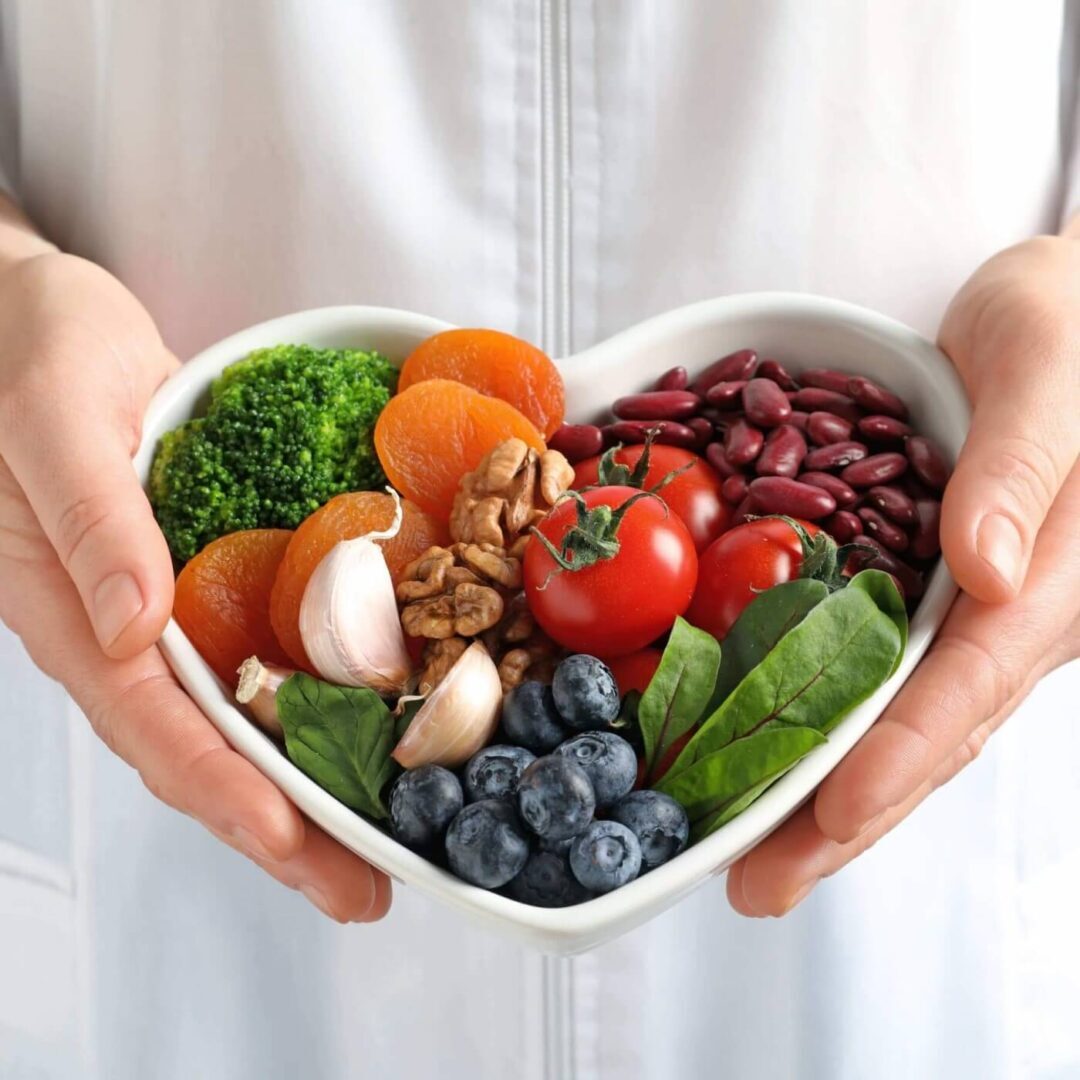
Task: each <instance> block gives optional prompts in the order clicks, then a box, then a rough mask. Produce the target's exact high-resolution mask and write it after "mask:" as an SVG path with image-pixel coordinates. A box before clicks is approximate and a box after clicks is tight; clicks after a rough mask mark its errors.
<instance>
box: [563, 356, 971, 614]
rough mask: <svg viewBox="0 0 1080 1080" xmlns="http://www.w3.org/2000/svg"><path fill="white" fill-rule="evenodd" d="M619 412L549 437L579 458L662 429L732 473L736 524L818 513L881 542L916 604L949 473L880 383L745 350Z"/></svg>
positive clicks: (847, 534) (877, 546) (840, 532)
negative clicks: (796, 367) (793, 366)
mask: <svg viewBox="0 0 1080 1080" xmlns="http://www.w3.org/2000/svg"><path fill="white" fill-rule="evenodd" d="M611 411H612V412H613V413H614V415H615V421H614V422H613V423H610V424H607V425H604V426H597V425H592V424H568V425H564V426H563V428H562V429H561V430H560V431H558V432H556V434H555V435H554V436H553V438H552V439H551V446H552V447H553V448H554V449H557V450H561V451H562V452H563V453H564V454H565V455H566V456H567V457H568V458H569V459H570V461H571V462H572V463H573V462H577V461H580V460H582V459H584V458H586V457H591V456H593V455H594V454H597V453H599V452H600V451H601V450H602V449H603V448H604V447H606V446H613V445H615V444H616V443H624V444H632V443H642V442H644V441H645V436H646V432H648V431H649V430H650V429H652V430H656V432H657V434H656V436H655V439H656V441H657V442H658V443H669V444H672V445H674V446H682V447H685V448H687V449H690V450H696V451H698V452H699V453H703V454H704V455H705V457H706V458H707V459H708V461H709V462H710V463H711V464H712V466H713V467H714V468H715V469H716V470H717V472H718V473H719V474H720V475H721V476H722V477H724V484H723V493H724V497H725V499H727V500H728V501H729V502H730V503H731V504H732V505H733V506H734V507H735V514H734V517H733V519H732V524H733V525H737V524H738V523H739V522H741V521H742V520H744V519H745V518H746V517H747V516H748V515H756V514H788V515H790V516H792V517H798V518H803V519H805V520H807V521H813V522H816V523H818V524H820V525H821V526H822V527H823V528H824V529H826V530H827V531H828V532H829V533H830V534H831V535H832V536H833V537H835V539H836V540H837V541H838V542H840V543H850V542H852V541H855V540H858V542H859V543H861V544H864V545H866V546H867V547H869V548H873V549H874V550H875V552H876V554H875V555H873V556H869V557H867V556H862V564H863V565H870V566H876V567H878V568H880V569H883V570H888V571H889V572H891V573H893V574H894V575H895V576H896V577H897V579H898V580H899V581H900V583H901V585H902V586H903V588H904V591H905V593H906V595H907V598H908V600H909V601H913V600H915V599H916V598H917V597H918V596H920V595H921V593H922V587H923V586H922V575H923V572H924V571H925V570H926V569H927V568H928V567H929V566H930V564H931V563H932V562H933V560H934V559H935V558H936V557H937V554H938V551H939V543H938V526H939V523H940V520H941V492H942V491H943V490H944V488H945V483H946V481H947V480H948V478H949V471H950V470H949V467H948V465H947V464H946V462H945V459H944V458H943V457H942V455H941V452H940V450H938V448H937V447H936V446H935V445H934V444H933V443H932V442H931V441H930V440H929V439H927V438H925V437H923V436H922V435H917V434H915V432H914V431H913V430H912V428H911V427H910V426H909V425H908V422H907V421H908V410H907V406H906V405H905V404H904V402H903V401H901V400H900V398H898V397H897V396H896V395H895V394H893V393H891V392H890V391H889V390H886V389H885V388H884V387H883V386H880V385H878V384H877V383H875V382H873V381H872V380H871V379H867V378H864V377H862V376H851V375H847V374H845V373H843V372H840V371H833V370H830V369H828V368H810V369H808V370H807V371H803V372H800V374H799V377H798V378H797V379H796V378H795V377H793V376H792V375H790V374H789V373H788V372H787V371H786V370H785V369H784V367H783V366H782V365H781V364H780V363H778V362H777V361H776V360H760V361H759V359H758V355H757V353H756V352H754V350H753V349H740V350H739V351H738V352H734V353H732V354H731V355H730V356H725V357H723V358H722V359H720V360H717V361H716V362H715V363H713V364H710V365H709V366H708V367H707V368H705V370H704V371H702V372H701V374H700V375H698V376H697V377H696V378H695V379H693V380H692V381H691V379H690V377H689V375H688V373H687V370H686V368H683V367H675V368H672V369H671V370H670V371H667V372H665V373H664V374H663V375H662V376H661V377H660V378H659V380H657V383H656V386H655V388H654V389H652V390H647V391H643V392H642V393H639V394H629V395H627V396H626V397H621V398H619V399H618V400H617V401H616V402H615V403H614V405H612V407H611Z"/></svg>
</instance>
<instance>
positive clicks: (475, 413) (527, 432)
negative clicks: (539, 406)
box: [375, 379, 544, 521]
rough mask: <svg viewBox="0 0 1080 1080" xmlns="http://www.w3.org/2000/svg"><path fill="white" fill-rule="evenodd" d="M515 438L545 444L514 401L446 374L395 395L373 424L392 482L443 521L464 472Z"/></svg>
mask: <svg viewBox="0 0 1080 1080" xmlns="http://www.w3.org/2000/svg"><path fill="white" fill-rule="evenodd" d="M514 437H517V438H519V439H523V440H524V441H525V442H526V443H528V444H529V446H532V447H535V448H536V449H537V450H540V451H542V450H543V449H544V439H543V437H542V436H541V434H540V432H539V431H537V430H536V428H535V427H533V425H532V424H531V423H530V422H529V420H528V419H527V418H526V417H524V416H522V415H521V413H519V412H518V411H517V409H515V408H514V406H513V405H510V404H508V403H507V402H505V401H502V400H500V399H499V398H493V397H488V396H487V395H485V394H481V393H480V392H479V391H477V390H473V389H471V388H470V387H468V386H465V385H464V383H459V382H451V381H450V380H448V379H428V380H426V381H425V382H419V383H415V384H414V385H412V386H410V387H409V388H408V389H407V390H403V391H402V392H401V393H399V394H396V395H395V396H394V397H392V398H391V399H390V403H389V404H388V405H387V406H386V408H385V409H383V411H382V413H381V414H380V416H379V419H378V422H377V423H376V424H375V449H376V451H377V452H378V454H379V461H380V462H381V463H382V467H383V469H384V471H385V472H386V475H387V476H388V477H389V478H390V482H391V483H392V484H393V485H394V487H395V488H397V490H398V491H400V492H401V494H402V495H405V496H406V497H407V498H410V499H412V501H413V502H414V503H416V504H417V505H418V506H419V507H420V508H421V509H423V510H426V511H427V512H428V513H429V514H431V515H433V516H434V517H437V518H438V519H439V520H440V521H447V520H449V518H450V510H451V508H452V507H453V504H454V494H455V493H456V492H457V489H458V484H459V482H460V481H461V478H462V477H463V476H464V475H465V473H467V472H472V470H473V469H475V468H476V466H477V465H479V464H480V460H481V458H483V456H484V455H485V454H486V453H488V452H489V451H490V450H492V449H493V448H494V447H496V446H497V445H498V444H499V443H501V442H503V441H504V440H505V439H510V438H514Z"/></svg>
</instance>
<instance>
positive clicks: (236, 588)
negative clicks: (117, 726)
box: [173, 529, 293, 686]
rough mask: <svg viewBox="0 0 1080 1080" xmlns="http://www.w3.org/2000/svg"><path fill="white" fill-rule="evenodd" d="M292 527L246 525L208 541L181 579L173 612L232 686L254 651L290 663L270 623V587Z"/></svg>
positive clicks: (264, 658) (264, 657)
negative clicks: (265, 527) (249, 526)
mask: <svg viewBox="0 0 1080 1080" xmlns="http://www.w3.org/2000/svg"><path fill="white" fill-rule="evenodd" d="M292 535H293V534H292V530H291V529H245V530H243V531H242V532H234V533H229V534H227V535H226V536H222V537H221V538H220V539H218V540H214V541H212V542H211V543H209V544H207V545H206V547H204V548H203V549H202V551H200V552H199V553H198V555H196V556H195V557H194V558H193V559H191V560H190V561H189V562H188V563H186V564H185V566H184V569H183V570H181V571H180V576H179V577H178V578H177V579H176V599H175V600H174V601H173V616H174V617H175V619H176V621H177V622H178V623H179V624H180V629H181V630H183V631H184V633H185V634H187V636H188V639H189V640H190V641H191V643H192V645H194V646H195V648H196V649H198V651H199V655H200V656H202V658H203V659H204V660H205V661H206V662H207V663H208V664H209V665H210V667H212V668H213V669H214V671H215V672H216V673H217V675H218V677H219V678H220V679H222V680H223V681H224V682H226V683H228V684H229V685H230V686H232V685H235V683H236V669H237V668H238V667H239V666H240V665H241V664H242V663H243V662H244V661H245V660H246V659H247V658H248V657H249V656H258V658H259V659H260V660H262V661H264V662H265V663H271V664H288V663H289V659H288V656H287V654H286V653H285V650H284V649H283V648H282V647H281V645H279V644H278V640H277V638H276V637H274V631H273V630H272V629H271V626H270V590H271V588H272V587H273V584H274V578H275V577H276V576H277V571H278V566H279V565H280V563H281V560H282V557H283V556H284V555H285V549H286V548H287V546H288V544H289V541H290V540H291V539H292Z"/></svg>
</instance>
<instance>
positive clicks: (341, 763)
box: [277, 673, 399, 819]
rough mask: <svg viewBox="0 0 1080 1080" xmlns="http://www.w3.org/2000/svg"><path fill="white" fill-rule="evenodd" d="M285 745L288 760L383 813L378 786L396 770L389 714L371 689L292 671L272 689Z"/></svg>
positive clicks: (339, 795)
mask: <svg viewBox="0 0 1080 1080" xmlns="http://www.w3.org/2000/svg"><path fill="white" fill-rule="evenodd" d="M277 709H278V717H279V718H280V720H281V726H282V728H284V730H285V750H286V752H287V753H288V755H289V759H290V760H291V761H292V763H293V764H294V765H295V766H296V767H297V768H298V769H300V770H302V771H303V772H305V773H307V775H308V776H310V777H311V779H312V780H314V781H315V783H317V784H318V785H319V786H320V787H321V788H324V789H325V790H326V791H328V792H329V793H330V794H331V795H333V796H334V798H336V799H340V800H341V802H343V803H344V804H345V805H346V806H348V807H350V808H351V809H353V810H358V811H359V812H360V813H362V814H366V815H367V816H368V817H371V818H375V819H381V818H385V817H386V816H387V812H386V807H385V806H384V805H383V801H382V791H383V789H384V788H385V787H386V785H387V783H389V781H390V780H391V779H393V777H394V776H395V775H396V773H397V772H398V771H399V769H398V765H397V764H396V762H395V761H394V760H393V759H392V758H391V757H390V753H391V751H392V750H393V749H394V747H395V745H397V738H396V735H395V730H394V728H395V725H394V717H393V715H392V714H391V712H390V710H389V709H388V708H387V707H386V704H385V702H384V701H383V700H382V698H380V697H379V695H378V694H376V693H375V692H374V691H373V690H365V689H353V688H351V687H343V686H331V685H330V684H329V683H324V682H321V681H320V680H318V679H313V678H312V677H311V676H310V675H304V674H302V673H297V674H296V675H291V676H290V677H289V678H288V679H286V680H285V682H284V683H283V684H282V685H281V689H280V690H278V694H277Z"/></svg>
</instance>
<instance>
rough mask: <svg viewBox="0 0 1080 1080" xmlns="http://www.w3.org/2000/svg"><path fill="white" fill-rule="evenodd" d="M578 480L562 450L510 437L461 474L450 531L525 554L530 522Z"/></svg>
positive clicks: (459, 537) (461, 538)
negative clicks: (536, 447) (540, 449)
mask: <svg viewBox="0 0 1080 1080" xmlns="http://www.w3.org/2000/svg"><path fill="white" fill-rule="evenodd" d="M573 482H574V470H573V467H572V466H571V465H570V463H569V462H568V461H567V460H566V458H565V457H563V455H562V454H560V453H559V451H558V450H545V451H544V452H543V453H542V454H541V453H538V452H537V451H536V450H534V449H533V448H532V447H530V446H529V445H528V444H527V443H525V442H523V441H522V440H521V439H507V440H506V441H505V442H502V443H500V444H499V445H498V446H496V447H495V448H494V449H493V450H492V451H490V453H488V454H487V456H486V457H484V458H483V460H482V461H481V462H480V464H479V465H478V466H477V467H476V468H475V469H474V470H473V471H472V472H471V473H466V474H465V475H464V476H463V477H462V478H461V486H460V488H459V490H458V493H457V496H456V497H455V499H454V508H453V510H452V512H451V514H450V535H451V537H452V538H453V539H454V540H457V541H472V542H475V543H480V544H492V545H494V546H496V547H501V548H503V549H504V550H507V551H509V552H510V554H511V555H516V556H520V555H521V549H522V548H523V547H524V541H525V539H526V538H527V536H528V529H529V527H530V526H531V525H534V524H535V523H536V522H537V521H539V520H540V518H542V517H543V516H544V515H545V514H546V513H547V512H548V511H549V510H550V509H551V508H552V506H554V505H555V503H556V502H557V501H558V499H559V496H560V495H562V493H563V492H564V491H566V490H567V489H568V488H569V487H570V485H571V484H572V483H573Z"/></svg>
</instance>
